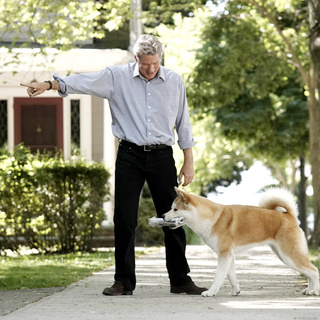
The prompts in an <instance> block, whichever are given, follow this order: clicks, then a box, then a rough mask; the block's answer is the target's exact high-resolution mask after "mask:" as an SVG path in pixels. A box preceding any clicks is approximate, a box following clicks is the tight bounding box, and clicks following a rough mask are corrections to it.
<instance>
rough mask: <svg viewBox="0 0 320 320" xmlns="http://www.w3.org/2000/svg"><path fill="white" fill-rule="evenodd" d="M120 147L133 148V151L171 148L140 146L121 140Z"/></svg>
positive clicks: (162, 145)
mask: <svg viewBox="0 0 320 320" xmlns="http://www.w3.org/2000/svg"><path fill="white" fill-rule="evenodd" d="M120 146H124V147H128V148H132V149H135V150H140V151H153V150H161V149H166V148H171V146H168V145H166V144H146V145H143V146H139V145H137V144H135V143H133V142H129V141H126V140H120Z"/></svg>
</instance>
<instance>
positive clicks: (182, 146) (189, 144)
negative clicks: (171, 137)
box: [178, 139, 195, 150]
mask: <svg viewBox="0 0 320 320" xmlns="http://www.w3.org/2000/svg"><path fill="white" fill-rule="evenodd" d="M178 145H179V147H180V149H181V150H184V149H189V148H192V147H194V146H195V142H194V139H192V140H191V141H179V140H178Z"/></svg>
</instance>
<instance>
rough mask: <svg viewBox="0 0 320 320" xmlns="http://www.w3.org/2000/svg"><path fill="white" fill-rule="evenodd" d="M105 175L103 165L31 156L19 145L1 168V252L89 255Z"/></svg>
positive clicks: (104, 195) (101, 214) (106, 190)
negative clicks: (21, 249)
mask: <svg viewBox="0 0 320 320" xmlns="http://www.w3.org/2000/svg"><path fill="white" fill-rule="evenodd" d="M109 177H110V174H109V172H108V171H107V170H106V169H105V167H104V166H103V165H102V164H97V163H90V164H89V163H86V162H85V161H84V160H82V159H78V160H74V161H65V160H64V159H63V157H62V156H61V155H57V156H56V157H49V156H48V155H40V154H38V155H37V156H34V155H32V154H31V153H30V151H29V149H26V148H24V147H23V146H17V147H16V148H15V151H14V154H13V155H12V156H9V157H6V156H3V157H2V161H1V166H0V237H1V238H0V239H1V242H0V245H1V246H0V248H1V249H7V248H10V249H18V248H19V245H20V244H21V243H23V244H26V245H28V246H30V247H31V248H36V249H39V250H40V251H62V252H73V251H90V250H91V240H92V237H93V234H94V230H95V229H97V228H99V226H100V223H101V221H102V220H103V218H104V212H103V209H102V202H103V201H104V200H107V196H108V195H109V184H108V179H109Z"/></svg>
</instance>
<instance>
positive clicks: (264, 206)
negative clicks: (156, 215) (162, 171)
mask: <svg viewBox="0 0 320 320" xmlns="http://www.w3.org/2000/svg"><path fill="white" fill-rule="evenodd" d="M175 189H176V192H177V198H176V199H175V200H174V202H173V204H172V208H171V210H170V211H169V212H167V213H165V214H164V215H163V218H164V220H165V221H170V220H171V219H173V218H177V217H183V218H185V220H184V223H185V224H186V225H187V226H188V227H190V228H191V229H192V230H193V231H195V232H196V233H197V234H198V235H199V236H200V237H201V238H202V240H203V241H204V243H206V244H207V245H208V246H209V247H210V248H211V249H212V250H214V251H215V252H216V253H217V255H218V265H217V270H216V275H215V279H214V282H213V284H212V286H211V288H210V289H209V290H207V291H204V292H203V293H202V295H203V296H205V297H212V296H215V295H216V294H217V293H218V291H219V289H220V287H221V286H222V284H223V282H224V280H225V278H226V276H228V279H229V281H230V283H231V286H232V295H238V294H239V293H240V286H239V284H238V280H237V277H236V272H235V257H234V254H235V252H238V251H241V250H245V249H248V248H250V247H253V246H257V245H261V244H267V245H269V246H270V247H271V249H272V250H273V251H274V252H275V254H276V255H277V256H278V257H279V259H280V260H281V261H282V262H283V263H285V264H286V265H288V266H289V267H291V268H293V269H295V270H297V271H299V272H301V273H302V274H304V275H305V276H306V277H307V278H308V287H307V288H306V289H304V290H303V294H305V295H319V271H318V269H317V268H316V267H315V266H313V265H312V264H311V263H310V261H309V259H308V247H307V242H306V239H305V235H304V233H303V231H302V230H301V229H300V228H299V225H298V220H297V216H298V210H297V205H296V202H295V200H294V197H293V195H292V194H291V193H289V192H288V191H286V190H284V189H280V188H274V189H269V190H268V191H267V192H265V193H264V195H263V196H262V198H261V200H260V203H259V207H255V206H245V205H222V204H218V203H214V202H212V201H210V200H208V199H206V198H203V197H200V196H196V195H192V194H189V193H187V192H185V191H182V190H180V189H178V188H175Z"/></svg>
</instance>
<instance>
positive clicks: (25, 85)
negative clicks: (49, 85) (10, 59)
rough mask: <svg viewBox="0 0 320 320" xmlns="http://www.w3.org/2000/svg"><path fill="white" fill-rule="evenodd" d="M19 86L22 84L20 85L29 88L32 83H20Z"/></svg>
mask: <svg viewBox="0 0 320 320" xmlns="http://www.w3.org/2000/svg"><path fill="white" fill-rule="evenodd" d="M20 86H22V87H29V88H33V85H32V83H22V82H21V83H20Z"/></svg>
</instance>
